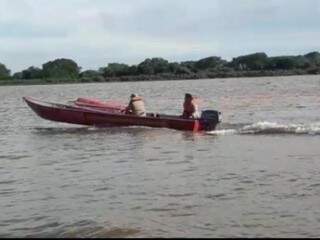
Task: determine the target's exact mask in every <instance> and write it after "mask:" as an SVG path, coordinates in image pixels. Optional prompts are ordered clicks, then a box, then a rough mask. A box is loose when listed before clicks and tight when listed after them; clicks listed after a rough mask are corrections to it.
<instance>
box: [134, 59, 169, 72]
mask: <svg viewBox="0 0 320 240" xmlns="http://www.w3.org/2000/svg"><path fill="white" fill-rule="evenodd" d="M169 71H170V69H169V62H168V61H167V60H165V59H163V58H152V59H150V58H147V59H146V60H144V61H143V62H142V63H140V64H139V65H138V69H137V72H138V73H139V74H148V75H151V74H157V73H168V72H169Z"/></svg>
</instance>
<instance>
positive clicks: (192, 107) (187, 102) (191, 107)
mask: <svg viewBox="0 0 320 240" xmlns="http://www.w3.org/2000/svg"><path fill="white" fill-rule="evenodd" d="M182 117H183V118H200V113H199V111H198V105H197V103H196V101H195V98H194V97H193V96H192V95H191V94H190V93H186V95H185V97H184V103H183V114H182Z"/></svg>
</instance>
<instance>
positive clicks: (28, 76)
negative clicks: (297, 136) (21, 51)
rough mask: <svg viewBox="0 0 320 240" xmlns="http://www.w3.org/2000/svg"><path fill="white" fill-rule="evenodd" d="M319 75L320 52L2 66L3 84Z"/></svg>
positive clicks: (0, 65) (57, 61)
mask: <svg viewBox="0 0 320 240" xmlns="http://www.w3.org/2000/svg"><path fill="white" fill-rule="evenodd" d="M319 73H320V53H319V52H311V53H308V54H305V55H298V56H276V57H269V56H267V54H265V53H253V54H249V55H244V56H239V57H236V58H233V59H232V60H231V61H226V60H224V59H222V58H221V57H217V56H211V57H207V58H203V59H200V60H198V61H184V62H169V61H168V60H166V59H163V58H147V59H145V60H144V61H143V62H141V63H139V64H137V65H131V66H130V65H127V64H124V63H109V64H108V65H107V66H105V67H101V68H99V69H98V70H85V71H81V67H80V66H79V65H78V64H77V63H76V62H75V61H74V60H72V59H64V58H61V59H56V60H53V61H49V62H47V63H44V64H43V65H42V67H41V68H38V67H34V66H31V67H29V68H27V69H25V70H23V71H21V72H16V73H14V74H11V71H10V70H9V69H8V68H7V67H6V66H5V65H4V64H2V63H0V80H8V81H9V80H20V81H28V80H34V79H38V80H39V81H40V82H42V81H43V82H68V81H74V82H104V81H130V80H154V79H188V78H215V77H239V76H240V77H241V76H269V75H271V76H272V75H291V74H319Z"/></svg>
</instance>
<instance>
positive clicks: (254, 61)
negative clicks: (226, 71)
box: [231, 53, 268, 70]
mask: <svg viewBox="0 0 320 240" xmlns="http://www.w3.org/2000/svg"><path fill="white" fill-rule="evenodd" d="M267 64H268V56H267V54H265V53H253V54H249V55H244V56H240V57H237V58H234V59H233V60H232V63H231V65H232V66H233V67H234V68H235V69H238V70H261V69H264V68H265V67H266V66H267Z"/></svg>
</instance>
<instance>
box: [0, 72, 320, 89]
mask: <svg viewBox="0 0 320 240" xmlns="http://www.w3.org/2000/svg"><path fill="white" fill-rule="evenodd" d="M318 74H320V68H316V69H306V70H302V69H294V70H276V71H273V70H272V71H271V70H269V71H268V70H261V71H229V72H227V71H220V72H199V73H192V74H171V73H162V74H153V75H132V76H120V77H102V76H97V77H92V78H79V79H18V80H17V79H12V80H2V81H0V86H12V85H51V84H72V83H95V82H106V83H107V82H139V81H174V80H191V79H216V78H244V77H281V76H296V75H318Z"/></svg>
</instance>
